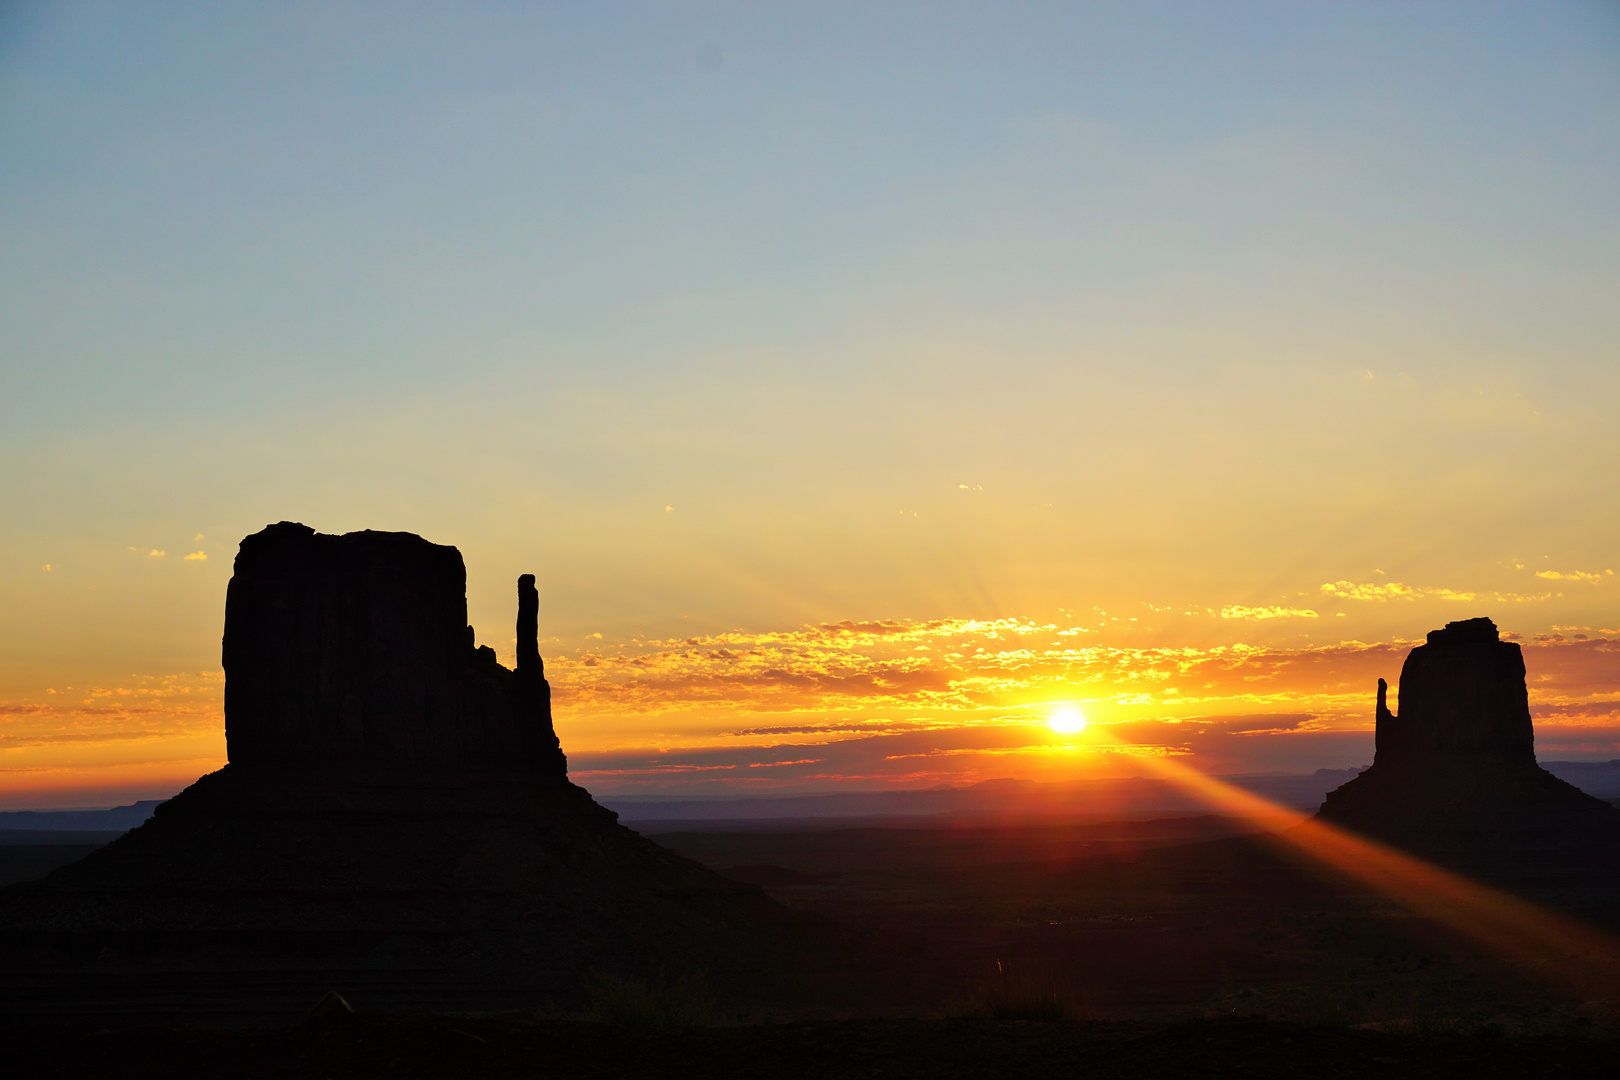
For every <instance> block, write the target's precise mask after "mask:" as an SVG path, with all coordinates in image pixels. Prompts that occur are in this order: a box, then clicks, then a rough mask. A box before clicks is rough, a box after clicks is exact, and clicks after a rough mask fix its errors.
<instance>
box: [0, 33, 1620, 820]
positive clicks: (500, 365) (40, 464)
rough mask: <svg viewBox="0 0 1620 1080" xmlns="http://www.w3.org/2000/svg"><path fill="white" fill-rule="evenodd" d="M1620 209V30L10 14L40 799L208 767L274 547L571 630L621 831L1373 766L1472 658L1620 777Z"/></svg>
mask: <svg viewBox="0 0 1620 1080" xmlns="http://www.w3.org/2000/svg"><path fill="white" fill-rule="evenodd" d="M1617 176H1620V13H1617V8H1616V7H1615V6H1614V5H1612V4H1601V3H1536V4H1530V3H1521V4H1484V3H1466V4H1464V3H1455V4H1414V3H1400V4H1368V3H1355V4H1350V3H1345V4H1310V5H1301V4H1203V3H1200V4H1163V5H1155V4H1129V5H1125V4H1120V5H1095V6H1087V5H1052V6H1047V5H1040V4H1019V5H1004V4H988V3H986V4H970V5H951V4H927V5H922V4H903V3H893V4H880V5H874V4H847V5H846V4H837V3H824V2H817V3H803V4H795V3H787V4H770V5H764V4H698V3H692V4H678V3H661V4H604V5H584V4H580V5H541V4H501V3H493V2H485V3H476V4H432V5H408V4H387V5H381V4H344V3H319V4H313V3H277V4H265V5H220V4H209V3H199V4H194V5H188V4H167V3H148V4H78V3H66V2H64V3H51V4H29V3H21V4H18V3H10V4H6V5H4V6H0V506H3V508H4V510H3V512H0V803H4V805H6V806H34V805H39V806H44V805H69V804H72V805H95V804H106V803H111V802H117V801H127V800H128V799H129V798H134V797H156V796H165V795H168V794H170V793H172V792H173V791H174V790H176V789H177V788H178V787H180V786H183V785H184V784H185V783H187V782H189V781H190V780H191V779H193V778H195V777H196V776H197V775H199V774H200V773H202V772H206V771H208V770H210V769H213V768H217V767H218V766H219V765H220V764H221V763H222V762H223V757H224V740H223V735H222V714H221V704H220V702H221V687H222V675H221V673H220V671H219V634H220V628H221V623H222V618H223V609H224V591H225V584H226V582H227V580H228V578H229V575H230V568H231V559H232V557H233V556H234V553H235V547H236V543H237V541H238V540H240V539H241V537H242V536H244V535H246V534H248V533H251V532H254V531H257V530H258V529H260V528H262V527H263V526H264V525H265V524H268V523H270V522H274V521H279V520H283V519H289V520H297V521H302V522H304V523H306V524H309V525H311V526H314V527H315V528H317V529H319V530H321V531H323V532H343V531H347V530H351V529H361V528H377V529H401V530H408V531H411V532H417V533H420V534H422V535H425V536H427V537H428V538H429V539H432V540H435V541H437V542H440V543H449V544H455V545H456V546H458V547H459V548H460V549H461V551H462V552H463V554H464V555H465V557H466V560H467V564H468V577H469V600H470V604H471V610H472V618H473V622H474V625H475V626H476V627H477V629H478V632H479V638H480V641H481V642H483V643H487V644H491V645H493V646H494V647H495V648H496V649H497V651H498V652H500V653H501V654H502V655H503V656H506V657H508V658H509V657H510V654H511V627H512V622H513V618H514V613H515V595H514V582H515V579H516V577H517V575H518V574H520V573H524V572H534V573H536V574H537V575H538V577H539V581H540V586H541V591H542V626H543V629H542V635H543V636H545V635H549V640H547V641H543V643H542V649H543V650H544V651H545V652H546V654H547V663H548V671H549V672H550V674H551V676H552V679H553V683H554V685H555V687H556V690H557V696H556V701H557V715H558V729H559V733H560V734H561V736H562V739H563V743H564V747H565V749H566V750H568V752H569V753H570V758H571V761H572V762H573V765H574V769H575V774H576V776H577V777H578V778H579V779H580V780H581V782H583V783H585V784H586V785H587V786H589V787H591V788H592V789H593V790H596V791H616V792H640V793H657V792H695V791H702V792H709V793H713V792H735V791H746V790H753V789H795V790H800V789H812V790H813V789H816V788H834V787H837V788H859V787H872V786H879V785H883V784H904V785H918V786H926V785H928V784H932V783H937V782H940V781H942V780H944V781H950V782H965V781H971V780H975V779H983V778H987V777H993V776H1008V775H1016V776H1029V777H1037V778H1043V779H1049V778H1060V777H1065V776H1073V775H1081V774H1085V775H1129V774H1130V773H1131V772H1133V771H1134V770H1133V768H1132V765H1131V758H1132V755H1133V754H1166V753H1170V754H1177V755H1183V756H1185V757H1186V758H1187V760H1189V761H1191V762H1192V763H1194V764H1196V765H1198V766H1199V767H1201V768H1206V769H1208V770H1210V771H1217V772H1244V771H1268V770H1280V771H1309V770H1311V769H1314V768H1317V767H1336V768H1337V767H1346V766H1350V765H1357V764H1365V763H1366V762H1367V761H1368V760H1370V757H1371V723H1372V716H1371V713H1372V689H1373V683H1374V680H1376V679H1377V678H1378V677H1379V676H1383V677H1386V678H1388V679H1390V680H1391V681H1392V682H1393V681H1394V680H1395V678H1396V676H1397V674H1398V672H1399V668H1400V661H1401V658H1402V657H1403V656H1404V653H1405V651H1406V649H1407V648H1409V647H1410V645H1411V644H1412V643H1413V642H1414V641H1419V640H1421V638H1422V635H1423V634H1424V633H1425V632H1426V631H1428V630H1431V629H1434V628H1436V627H1439V626H1441V625H1443V624H1444V623H1445V622H1447V621H1448V620H1451V619H1458V618H1467V617H1472V616H1477V615H1488V616H1491V617H1492V618H1494V619H1495V620H1496V621H1497V622H1498V624H1499V625H1500V626H1501V627H1502V628H1503V630H1504V631H1506V632H1510V633H1512V634H1515V635H1517V637H1518V640H1522V641H1523V642H1525V643H1526V655H1527V661H1528V663H1529V665H1530V669H1531V692H1532V701H1533V704H1534V711H1535V713H1536V716H1537V724H1538V732H1539V736H1538V737H1539V740H1540V741H1539V743H1538V746H1539V749H1540V753H1541V756H1542V757H1543V758H1544V759H1547V758H1562V759H1583V758H1584V759H1607V758H1610V757H1620V580H1617V579H1616V576H1615V574H1614V573H1613V571H1616V570H1620V551H1617V550H1616V537H1617V536H1620V503H1617V500H1616V487H1617V478H1620V421H1617V419H1616V417H1617V416H1620V362H1617V361H1620V355H1617V351H1620V199H1616V197H1615V193H1616V177H1617ZM1059 702H1073V703H1078V704H1079V706H1080V707H1081V708H1082V709H1083V710H1084V711H1085V712H1086V713H1087V715H1088V716H1089V717H1090V719H1091V720H1092V728H1091V729H1089V730H1091V731H1092V732H1093V734H1100V733H1106V734H1107V735H1108V738H1109V744H1110V745H1115V746H1119V745H1123V746H1125V747H1127V748H1128V750H1127V752H1120V751H1112V752H1107V753H1104V752H1100V751H1098V750H1097V749H1096V746H1095V745H1093V744H1091V743H1087V742H1086V741H1085V739H1083V738H1082V739H1067V738H1062V737H1057V736H1055V735H1053V734H1052V733H1051V732H1050V731H1049V729H1048V728H1047V727H1046V726H1045V719H1046V716H1047V714H1048V713H1049V712H1050V710H1051V708H1052V707H1053V706H1054V705H1055V704H1056V703H1059Z"/></svg>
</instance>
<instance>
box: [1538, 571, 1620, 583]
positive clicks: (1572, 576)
mask: <svg viewBox="0 0 1620 1080" xmlns="http://www.w3.org/2000/svg"><path fill="white" fill-rule="evenodd" d="M1608 573H1609V574H1610V575H1613V573H1614V571H1613V570H1610V571H1608ZM1536 577H1538V578H1546V579H1547V580H1549V581H1602V580H1603V578H1604V575H1603V574H1599V573H1596V572H1593V573H1587V572H1586V571H1584V570H1570V571H1566V572H1562V573H1561V572H1559V571H1557V570H1537V571H1536Z"/></svg>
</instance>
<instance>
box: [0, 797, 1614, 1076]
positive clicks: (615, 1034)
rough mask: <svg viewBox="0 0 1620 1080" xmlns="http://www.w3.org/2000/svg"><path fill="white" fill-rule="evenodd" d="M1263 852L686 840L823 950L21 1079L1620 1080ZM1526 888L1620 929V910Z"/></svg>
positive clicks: (78, 1025) (277, 1027)
mask: <svg viewBox="0 0 1620 1080" xmlns="http://www.w3.org/2000/svg"><path fill="white" fill-rule="evenodd" d="M1241 831H1242V829H1241V826H1240V825H1239V824H1237V823H1236V822H1233V821H1230V820H1226V819H1221V818H1212V817H1205V818H1186V819H1178V820H1161V821H1135V822H1113V823H1106V822H1105V823H1052V822H1039V821H1036V822H1022V823H1020V822H1010V823H1009V822H1003V823H999V824H979V825H972V824H957V825H954V826H951V827H936V828H916V827H913V828H892V827H873V826H865V827H860V828H839V827H830V828H829V827H827V826H826V825H825V824H823V825H818V826H817V827H815V828H793V827H786V828H784V827H777V828H773V829H767V830H759V829H755V830H729V831H725V830H715V829H710V830H705V831H696V830H690V831H684V832H679V831H677V832H664V833H660V834H655V835H653V838H654V839H656V840H658V841H659V842H660V843H663V844H665V845H667V846H669V847H672V848H674V849H676V850H678V851H680V852H682V853H683V854H686V855H689V856H691V857H693V858H696V859H698V860H700V861H702V862H705V863H707V864H708V865H710V866H711V867H714V868H715V869H717V870H720V871H722V872H724V873H728V874H730V875H731V876H733V877H734V878H736V879H738V880H741V881H746V882H750V883H753V884H758V885H760V886H762V887H763V888H764V889H765V890H766V892H767V893H769V894H770V895H771V896H772V897H774V898H775V899H777V900H778V901H779V902H781V903H782V904H784V905H785V906H787V907H788V908H789V909H790V910H792V911H794V912H797V913H798V914H799V915H800V916H801V917H802V919H803V920H805V923H806V925H807V926H809V927H811V928H812V930H813V931H814V932H815V934H818V935H819V936H818V937H816V940H818V941H820V942H823V943H825V945H824V946H823V947H820V948H819V951H817V952H815V953H814V954H813V955H800V958H799V960H797V961H795V963H794V964H792V965H787V966H788V967H790V968H791V970H785V969H784V970H778V969H779V968H782V967H783V965H782V964H778V963H772V964H769V965H764V968H766V969H768V970H767V971H766V972H765V974H763V975H761V974H759V973H758V972H759V971H760V970H763V969H761V968H760V967H758V966H756V974H755V975H753V976H749V977H741V976H737V975H736V974H735V973H733V974H732V975H729V976H728V975H727V974H726V973H725V972H724V971H723V970H720V968H721V967H723V965H717V966H716V970H714V971H683V972H666V973H664V975H663V976H662V977H661V978H660V979H652V980H642V981H640V982H638V981H637V980H636V978H635V977H634V976H621V975H616V974H613V973H601V977H600V978H599V979H598V980H597V981H596V983H595V984H592V985H585V986H582V987H581V988H580V989H579V992H578V993H577V994H574V995H572V996H568V997H566V998H565V999H562V1000H541V1001H535V1002H529V1003H526V1004H525V1007H524V1008H523V1009H522V1011H519V1012H511V1013H504V1014H502V1015H500V1016H490V1015H488V1014H485V1015H482V1016H477V1015H473V1016H466V1015H464V1016H459V1017H453V1018H451V1017H442V1016H441V1017H426V1016H410V1015H399V1014H391V1013H390V1012H389V1009H390V1008H391V1006H388V1005H387V1004H386V1003H385V1002H383V1001H381V1000H378V1001H375V1002H373V1001H371V1000H369V999H368V994H367V991H366V989H365V988H364V987H362V986H352V987H350V986H333V987H331V989H335V990H337V991H338V992H340V993H343V994H345V996H347V997H348V998H349V999H350V1001H352V1002H353V1004H354V1006H355V1008H356V1010H357V1012H356V1013H355V1014H352V1015H347V1014H345V1015H340V1016H335V1017H328V1018H325V1019H321V1020H308V1021H304V1020H302V1012H300V1013H299V1014H298V1015H297V1016H290V1015H289V1016H283V1017H280V1018H270V1019H266V1018H265V1017H263V1016H260V1017H256V1018H255V1019H254V1022H255V1023H257V1024H259V1025H262V1026H259V1027H256V1028H253V1029H248V1030H241V1029H239V1030H234V1031H233V1030H221V1029H220V1026H221V1024H222V1022H229V1018H228V1017H225V1016H223V1015H222V1014H221V1013H220V1012H219V1011H217V1010H216V1011H215V1012H214V1013H213V1014H212V1015H211V1016H209V1017H207V1018H206V1019H205V1020H203V1021H202V1022H203V1023H204V1024H206V1025H207V1026H204V1027H199V1026H197V1023H198V1020H197V1018H196V1015H195V1014H194V1015H193V1016H192V1018H191V1019H190V1020H189V1021H188V1020H187V1019H186V1017H184V1016H180V1015H171V1016H158V1015H148V1016H141V1015H139V1014H138V1012H133V1013H132V1012H127V1011H126V1012H124V1013H123V1014H121V1015H116V1016H109V1015H106V1014H103V1015H101V1016H99V1017H98V1016H92V1015H89V1014H85V1015H81V1016H73V1015H58V1016H56V1017H54V1018H50V1019H48V1020H47V1019H43V1018H36V1019H33V1020H23V1019H22V1018H21V1017H20V1015H18V1014H15V1013H14V1014H13V1015H11V1016H9V1017H7V1016H0V1046H4V1047H5V1051H4V1054H5V1056H4V1057H3V1058H0V1060H3V1061H4V1063H5V1067H6V1071H7V1073H8V1074H10V1075H17V1076H29V1077H35V1076H40V1077H45V1076H95V1077H98V1078H99V1077H120V1078H122V1077H146V1076H160V1075H161V1076H164V1077H171V1076H216V1075H218V1076H233V1077H272V1076H273V1077H306V1076H307V1077H330V1078H333V1080H340V1078H343V1077H428V1076H433V1077H439V1076H492V1077H504V1076H525V1077H547V1076H558V1077H570V1078H572V1077H597V1076H601V1077H664V1076H669V1077H675V1076H716V1077H729V1076H748V1077H756V1076H759V1077H777V1076H781V1077H845V1076H851V1077H853V1076H862V1077H877V1076H881V1077H909V1076H918V1077H923V1076H926V1077H930V1078H942V1077H955V1076H996V1077H1001V1076H1007V1077H1024V1076H1027V1077H1047V1076H1054V1077H1055V1076H1065V1077H1071V1076H1072V1077H1086V1076H1097V1077H1107V1076H1128V1077H1131V1078H1133V1080H1137V1078H1148V1077H1158V1076H1200V1077H1203V1076H1214V1077H1220V1076H1244V1077H1270V1076H1277V1077H1316V1076H1321V1077H1351V1076H1369V1077H1400V1076H1414V1077H1417V1076H1422V1077H1432V1076H1459V1077H1460V1076H1468V1077H1490V1076H1513V1077H1519V1076H1548V1077H1571V1076H1604V1077H1609V1076H1616V1075H1620V1021H1617V1017H1620V1001H1609V1000H1602V999H1592V998H1589V997H1586V996H1583V995H1582V994H1580V993H1578V992H1576V991H1574V990H1572V988H1570V987H1567V986H1560V985H1556V984H1553V983H1549V982H1546V981H1537V980H1536V979H1533V978H1530V977H1527V976H1526V974H1525V973H1524V972H1522V971H1519V970H1516V969H1514V968H1512V967H1511V966H1509V965H1507V964H1506V963H1505V962H1504V961H1502V960H1501V959H1500V958H1499V957H1496V956H1493V955H1491V954H1490V953H1489V952H1487V951H1483V950H1481V949H1480V948H1478V947H1477V946H1475V945H1473V944H1471V943H1470V942H1468V941H1466V940H1463V939H1460V938H1457V937H1455V936H1454V935H1452V934H1451V933H1450V932H1448V931H1447V930H1446V929H1445V928H1444V927H1441V926H1437V925H1435V924H1432V923H1429V922H1427V921H1425V920H1422V919H1419V918H1417V917H1415V916H1413V915H1412V914H1411V913H1410V912H1408V911H1406V910H1404V909H1403V908H1401V907H1400V906H1399V905H1397V904H1394V903H1392V902H1391V901H1390V900H1389V899H1388V898H1386V897H1383V896H1379V895H1377V894H1375V893H1372V892H1370V891H1369V890H1367V889H1366V888H1364V887H1361V886H1358V885H1356V884H1355V883H1353V882H1351V881H1348V880H1346V879H1344V878H1343V877H1341V876H1339V875H1336V874H1334V873H1332V872H1330V871H1327V870H1325V869H1323V868H1322V867H1320V866H1319V865H1316V864H1314V863H1313V862H1311V861H1310V860H1309V859H1307V858H1305V857H1303V856H1301V855H1299V854H1298V853H1297V852H1296V851H1294V850H1293V849H1292V848H1290V847H1289V846H1288V845H1285V844H1281V843H1279V842H1277V841H1276V840H1275V839H1272V838H1269V837H1266V836H1263V835H1241ZM64 854H65V853H64ZM52 857H53V858H54V857H56V856H54V855H53V856H52ZM30 858H32V859H33V862H34V865H39V864H40V863H41V862H43V861H46V860H42V859H40V858H39V856H37V855H33V856H30ZM25 861H26V860H25ZM24 872H25V871H24V870H23V867H22V864H21V862H19V863H18V865H17V873H18V875H19V876H22V875H23V873H24ZM32 872H41V871H37V870H36V871H32ZM1515 888H1516V891H1518V892H1519V893H1520V894H1521V895H1525V896H1528V897H1530V898H1532V899H1534V900H1536V901H1537V902H1539V903H1543V904H1546V905H1548V906H1550V907H1555V908H1559V909H1561V910H1563V911H1566V912H1570V913H1573V914H1577V915H1579V916H1580V917H1581V918H1583V919H1585V920H1587V921H1589V922H1591V923H1594V924H1597V925H1604V926H1607V927H1609V928H1610V929H1615V928H1617V927H1620V887H1612V886H1606V885H1594V884H1592V883H1591V882H1585V883H1583V884H1580V885H1578V886H1572V885H1570V884H1569V883H1568V882H1562V883H1560V882H1558V881H1550V880H1541V881H1537V880H1529V879H1527V880H1525V881H1523V882H1521V883H1520V884H1519V885H1518V886H1516V887H1515ZM816 928H819V929H816ZM130 985H134V984H130ZM132 992H135V993H138V991H132ZM317 996H318V995H317ZM300 1000H302V999H300ZM310 1004H313V1001H310V1002H309V1003H308V1004H304V1005H301V1006H300V1009H301V1010H307V1008H308V1007H309V1005H310ZM468 1011H472V1010H468Z"/></svg>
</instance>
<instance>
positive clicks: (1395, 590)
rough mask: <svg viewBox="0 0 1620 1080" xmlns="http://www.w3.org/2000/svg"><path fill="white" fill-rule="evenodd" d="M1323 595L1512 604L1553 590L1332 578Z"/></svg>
mask: <svg viewBox="0 0 1620 1080" xmlns="http://www.w3.org/2000/svg"><path fill="white" fill-rule="evenodd" d="M1322 595H1323V596H1331V597H1335V598H1337V599H1340V600H1376V601H1377V602H1379V603H1384V602H1385V601H1388V600H1418V599H1430V600H1452V601H1459V602H1467V601H1470V600H1491V601H1497V602H1501V603H1509V604H1526V603H1532V602H1534V601H1537V600H1547V599H1550V598H1551V597H1552V593H1535V594H1530V595H1526V594H1523V593H1503V592H1459V591H1457V590H1455V589H1442V588H1435V587H1432V586H1427V585H1406V584H1403V583H1401V582H1399V581H1390V582H1364V583H1357V582H1354V581H1330V582H1327V583H1326V584H1324V585H1323V586H1322Z"/></svg>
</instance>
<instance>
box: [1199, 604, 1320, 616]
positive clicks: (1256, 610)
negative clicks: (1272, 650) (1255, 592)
mask: <svg viewBox="0 0 1620 1080" xmlns="http://www.w3.org/2000/svg"><path fill="white" fill-rule="evenodd" d="M1317 617H1318V616H1317V614H1316V612H1314V611H1312V610H1311V609H1310V608H1287V607H1244V606H1242V605H1241V604H1234V605H1233V606H1232V607H1224V608H1221V618H1223V619H1314V618H1317Z"/></svg>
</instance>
